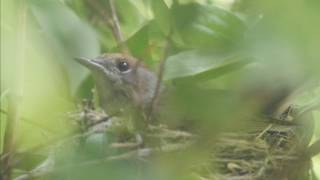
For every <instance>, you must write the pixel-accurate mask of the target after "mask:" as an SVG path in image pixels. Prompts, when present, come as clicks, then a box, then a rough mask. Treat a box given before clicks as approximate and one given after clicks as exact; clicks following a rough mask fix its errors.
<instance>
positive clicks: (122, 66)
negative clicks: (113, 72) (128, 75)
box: [117, 61, 130, 72]
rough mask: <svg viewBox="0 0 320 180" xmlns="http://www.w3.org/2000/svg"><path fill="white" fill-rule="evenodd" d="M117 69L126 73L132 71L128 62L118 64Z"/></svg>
mask: <svg viewBox="0 0 320 180" xmlns="http://www.w3.org/2000/svg"><path fill="white" fill-rule="evenodd" d="M117 68H118V69H119V71H120V72H126V71H128V70H129V69H130V65H129V63H128V62H126V61H120V62H118V64H117Z"/></svg>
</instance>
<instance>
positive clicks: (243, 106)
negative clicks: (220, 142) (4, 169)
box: [0, 0, 320, 179]
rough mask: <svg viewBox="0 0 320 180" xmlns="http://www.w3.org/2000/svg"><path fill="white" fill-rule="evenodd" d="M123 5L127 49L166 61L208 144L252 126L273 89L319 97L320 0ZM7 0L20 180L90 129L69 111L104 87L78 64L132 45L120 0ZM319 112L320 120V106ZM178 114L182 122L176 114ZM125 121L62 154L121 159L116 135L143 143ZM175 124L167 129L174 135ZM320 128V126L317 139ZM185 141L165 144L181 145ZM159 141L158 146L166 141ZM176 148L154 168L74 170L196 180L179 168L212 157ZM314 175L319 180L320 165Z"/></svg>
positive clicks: (304, 98) (124, 1) (7, 59)
mask: <svg viewBox="0 0 320 180" xmlns="http://www.w3.org/2000/svg"><path fill="white" fill-rule="evenodd" d="M114 2H115V7H116V14H117V16H118V19H119V24H120V28H121V29H120V30H121V32H122V35H123V44H125V45H126V46H127V47H128V49H129V50H130V53H131V54H132V55H133V56H134V57H136V58H138V59H139V60H141V61H142V62H143V63H145V64H147V65H148V66H149V67H150V69H152V70H153V71H155V72H159V71H161V68H159V67H160V65H161V63H163V62H164V63H165V65H164V68H163V70H164V74H163V81H164V83H165V85H167V86H169V87H172V86H173V87H175V88H176V89H177V93H176V94H175V95H176V96H175V98H172V101H174V102H173V103H172V104H174V105H177V104H178V105H179V107H185V109H184V110H185V111H187V113H186V114H187V115H186V116H189V117H197V118H198V119H200V120H199V121H197V122H194V121H190V122H189V121H186V124H185V126H186V127H184V128H186V129H188V126H193V127H198V128H199V129H198V130H197V134H201V135H202V136H203V137H202V138H203V142H205V143H204V144H206V143H209V142H215V141H217V139H216V137H217V134H219V133H224V132H227V131H230V130H231V131H233V130H234V129H237V128H241V127H243V126H244V127H246V125H247V124H246V123H247V122H242V121H243V119H244V118H243V117H242V116H241V115H242V114H247V113H249V114H250V113H255V112H256V109H257V108H259V107H258V106H259V105H260V106H263V105H265V104H267V105H269V104H272V103H273V102H269V101H270V99H269V98H270V96H269V94H268V93H269V92H271V95H272V96H278V95H279V96H280V95H281V93H282V90H283V89H285V90H286V91H289V92H291V91H295V89H296V87H306V88H304V89H303V90H302V92H303V93H301V95H300V96H299V98H296V99H295V101H294V102H295V103H296V104H299V105H304V104H307V103H308V102H309V100H310V99H314V97H317V96H318V95H319V91H318V90H317V82H318V81H317V76H319V70H318V67H319V62H318V58H319V57H320V56H319V52H318V42H320V41H319V36H318V35H317V34H318V32H319V30H320V24H319V22H318V17H319V9H318V8H317V5H318V4H319V3H318V2H317V1H315V0H309V1H302V0H299V1H296V2H292V1H289V0H284V1H281V2H279V1H265V2H260V1H254V2H253V1H248V0H237V1H236V0H235V1H230V3H229V4H228V2H229V1H223V0H220V1H217V0H216V1H214V0H207V1H205V0H187V1H186V0H114ZM1 5H2V7H1V10H3V9H6V10H5V11H4V13H3V15H2V17H1V44H2V46H1V52H2V53H1V67H2V68H1V96H0V102H1V116H0V117H1V121H0V154H1V155H3V153H4V152H6V148H5V147H4V146H5V144H4V141H5V132H9V130H8V128H7V124H9V123H8V119H9V117H10V116H12V110H11V109H10V101H11V100H10V98H8V97H10V96H11V95H12V96H21V99H19V98H18V101H17V102H18V103H17V104H19V106H17V108H14V109H15V110H16V111H17V112H18V114H19V116H18V117H19V121H18V122H17V125H16V126H14V129H13V130H14V134H15V141H16V146H15V148H16V150H15V152H16V154H17V155H16V156H17V157H15V158H17V159H20V161H19V162H21V163H17V165H15V166H14V173H13V174H14V177H16V176H19V175H21V174H23V171H30V170H32V169H34V167H37V165H39V164H41V162H43V161H44V160H46V159H48V157H49V154H50V152H51V151H52V149H54V148H52V147H50V145H48V144H51V143H52V144H55V143H56V142H58V143H59V142H60V141H64V140H65V138H66V137H67V138H69V137H70V136H71V137H73V135H75V134H76V133H79V131H80V132H81V133H83V129H81V128H83V127H82V126H83V124H80V127H81V128H80V130H79V124H77V122H74V121H72V120H70V118H69V114H70V112H75V111H79V108H78V106H79V104H81V102H82V100H83V99H92V98H96V97H95V96H96V94H95V92H92V90H93V89H94V82H93V79H92V78H91V76H90V74H89V72H88V71H87V70H86V69H85V68H84V67H82V66H80V65H79V64H77V63H76V62H75V61H74V60H73V59H74V58H75V57H87V58H93V57H96V56H98V55H99V54H101V53H110V52H121V51H123V46H122V44H121V43H122V42H120V41H121V39H120V41H119V38H117V36H116V34H115V30H114V29H113V27H114V22H112V15H113V14H112V7H110V3H109V0H61V1H57V0H41V1H39V0H29V1H22V0H4V2H1ZM289 7H290V8H289ZM23 18H25V20H23ZM21 19H22V20H21ZM166 49H168V51H166ZM226 91H228V92H229V91H232V92H233V94H234V95H235V98H234V99H233V100H232V101H231V102H230V100H229V98H225V97H226V96H229V95H222V94H224V93H225V92H226ZM221 92H222V93H221ZM259 93H262V94H263V95H261V94H259ZM261 96H263V97H261ZM264 96H265V97H264ZM262 104H263V105H262ZM170 107H171V106H170ZM213 109H218V110H219V113H220V114H219V113H218V110H213ZM179 110H180V109H179V108H177V109H174V108H172V111H179ZM220 110H221V111H220ZM182 113H185V112H182ZM13 114H14V113H13ZM80 114H81V113H80ZM240 114H241V115H240ZM100 115H101V114H99V116H100ZM94 116H96V114H94ZM314 118H315V119H316V120H317V119H319V115H318V113H315V116H314ZM186 119H188V118H186ZM166 121H175V119H174V117H172V116H171V117H170V118H169V119H167V120H166ZM166 121H165V122H166ZM121 123H123V122H121ZM178 123H179V122H175V123H172V124H175V125H176V124H178ZM124 124H125V125H123V124H122V125H120V126H116V127H115V129H112V130H111V132H108V133H104V134H99V135H97V136H91V137H90V138H88V139H86V138H83V139H81V138H80V139H81V141H80V144H81V143H83V144H84V147H85V148H84V149H83V150H79V149H77V148H76V147H74V146H71V145H70V147H69V146H67V145H66V147H65V148H64V149H65V150H63V151H62V152H60V151H59V150H57V151H59V153H58V154H59V157H58V158H57V159H59V163H61V164H64V165H66V166H67V165H74V164H81V163H79V162H82V161H83V160H91V159H92V158H101V157H103V156H104V155H105V154H104V152H105V151H107V153H108V155H114V154H116V155H119V154H120V152H122V151H121V150H120V151H116V152H114V150H113V149H104V148H101V147H104V146H108V145H110V144H111V143H113V142H115V141H116V140H119V139H117V136H116V135H115V134H117V133H119V132H121V135H123V137H122V138H123V139H125V140H127V141H129V142H130V143H133V141H134V139H132V137H133V136H134V134H135V130H133V129H132V127H131V125H130V124H129V125H128V124H126V123H124ZM168 124H170V123H168ZM316 127H317V126H316ZM166 128H167V127H166ZM166 128H163V129H160V130H159V131H161V133H159V132H158V131H157V133H159V134H161V135H163V134H166V133H168V132H169V131H170V130H167V129H166ZM84 129H85V128H84ZM86 130H87V129H86ZM163 131H165V133H163ZM318 131H319V130H318V128H316V131H315V133H314V134H315V137H318V135H319V132H318ZM162 133H163V134H162ZM170 133H176V132H171V131H170ZM311 133H312V132H311ZM157 135H158V134H157ZM166 135H167V134H166ZM179 138H181V137H180V136H179ZM179 138H177V139H178V140H177V139H175V138H173V139H174V140H172V139H171V137H170V138H169V139H170V140H168V139H164V140H163V139H162V140H163V142H164V143H167V144H170V143H172V141H174V143H176V142H175V141H177V142H178V141H179V140H180V139H179ZM120 139H121V138H120ZM123 139H121V140H123ZM182 139H183V138H182ZM183 140H184V139H183ZM150 141H152V143H151V144H153V145H154V144H157V143H159V142H157V141H161V139H160V140H159V139H157V140H154V139H153V140H150ZM153 141H155V142H153ZM163 142H162V143H163ZM178 143H180V141H179V142H178ZM70 144H72V143H70ZM155 146H156V145H155ZM78 151H80V152H78ZM101 151H103V153H101ZM101 154H103V156H102V155H101ZM173 154H174V155H162V156H164V157H161V158H158V159H156V158H155V160H154V162H155V163H154V164H153V165H152V166H150V167H146V165H145V164H143V165H141V164H139V163H137V162H135V161H133V162H132V161H130V162H129V163H127V161H119V163H115V164H112V165H110V164H103V165H102V166H99V167H97V168H95V167H92V166H91V167H90V168H89V169H90V170H88V171H87V172H90V173H89V174H88V175H84V174H83V173H81V172H80V171H79V170H77V169H75V170H74V168H73V169H72V171H71V172H72V173H71V174H73V173H74V174H77V173H79V174H78V176H76V177H75V178H80V179H81V178H82V179H86V178H88V177H92V178H93V179H94V178H101V177H100V176H105V175H106V174H110V176H109V177H113V179H117V178H118V179H140V178H139V176H138V175H137V174H139V173H137V172H135V170H137V169H139V168H140V169H142V170H143V171H144V172H147V173H146V174H144V177H143V178H144V179H151V178H152V179H193V178H195V177H193V176H191V177H190V176H188V173H185V174H181V173H179V171H182V170H183V171H188V168H190V166H188V163H189V162H192V163H199V161H201V160H203V159H208V158H211V155H208V152H207V149H206V146H204V145H203V144H202V145H199V147H198V148H195V149H192V150H190V152H189V151H187V152H183V153H181V154H179V153H176V152H173ZM92 156H93V157H92ZM21 159H22V160H21ZM318 162H319V161H318V160H317V161H314V163H315V167H318ZM136 164H138V165H137V166H139V167H138V168H136V167H135V165H136ZM140 166H141V167H140ZM79 169H80V170H82V169H83V167H79ZM106 169H107V170H106ZM142 170H140V171H142ZM104 171H106V172H107V173H106V172H104ZM137 171H139V170H137ZM213 171H214V170H213ZM314 171H315V174H317V175H318V174H319V172H320V170H319V169H315V170H314ZM0 172H1V170H0ZM71 174H70V173H67V172H66V170H64V169H63V170H61V172H59V173H58V175H57V176H58V177H55V176H54V175H53V178H59V179H60V178H61V179H64V178H67V177H68V176H70V175H71ZM81 176H83V177H81ZM196 179H197V178H196Z"/></svg>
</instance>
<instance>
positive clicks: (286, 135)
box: [19, 106, 311, 180]
mask: <svg viewBox="0 0 320 180" xmlns="http://www.w3.org/2000/svg"><path fill="white" fill-rule="evenodd" d="M70 117H71V119H72V121H73V122H76V124H77V126H78V127H80V128H79V131H78V133H76V135H75V136H73V137H71V138H69V139H68V140H66V141H64V142H63V143H60V145H59V148H55V151H54V154H58V153H59V151H61V147H63V148H65V147H64V146H65V145H66V146H68V145H69V146H70V145H72V146H74V145H76V146H77V147H79V149H82V150H83V149H86V148H85V146H86V145H84V144H86V143H87V141H88V139H90V138H91V137H93V136H95V135H97V134H103V135H106V134H107V135H108V136H110V134H112V135H113V139H112V141H108V142H107V143H104V144H103V148H102V149H101V148H100V150H101V152H102V154H100V155H98V156H96V157H89V158H83V159H81V160H79V161H77V162H76V163H73V164H71V165H70V164H69V165H65V163H64V162H63V161H62V162H61V161H59V160H54V161H55V163H54V165H52V167H50V168H46V170H45V171H46V172H41V170H40V171H38V172H35V173H34V174H32V172H31V173H30V174H32V177H43V176H48V175H49V177H51V178H52V177H55V174H56V173H59V172H60V171H65V170H66V169H67V170H69V169H70V166H72V167H71V169H79V168H81V167H86V166H91V165H99V164H102V163H108V164H110V166H113V164H117V163H118V162H121V161H125V162H135V164H137V163H139V164H148V165H147V166H149V165H150V162H152V161H153V160H154V159H156V158H157V157H161V156H165V155H166V154H174V153H183V152H186V151H189V150H190V149H194V148H195V147H197V146H198V145H199V142H200V143H201V141H202V138H201V137H200V136H199V135H196V134H192V133H190V132H186V131H182V130H175V129H169V128H168V127H167V126H165V125H154V126H151V125H150V126H148V127H147V128H146V130H145V132H144V135H143V138H142V137H141V135H139V134H137V133H134V132H132V131H130V128H128V126H127V122H124V121H123V120H122V119H120V118H117V117H108V116H107V115H106V114H105V113H103V112H102V111H101V110H96V109H95V108H93V107H91V106H84V107H83V108H82V109H81V110H79V112H76V113H72V114H71V116H70ZM302 131H304V128H303V127H300V126H287V127H286V126H283V125H281V126H278V125H276V124H270V125H269V126H268V127H266V128H265V129H264V130H262V131H260V132H254V133H243V132H242V133H237V132H233V133H230V132H229V133H221V134H219V136H218V137H217V138H214V139H213V140H212V141H213V143H210V145H208V146H207V147H206V148H207V150H206V151H209V156H206V159H205V160H203V159H201V162H196V163H194V162H190V164H191V165H190V166H189V167H188V169H189V170H188V172H184V173H186V174H188V176H190V177H192V178H193V179H199V180H207V179H222V180H223V179H228V180H229V179H232V180H246V179H307V178H309V177H310V172H311V170H310V169H311V160H310V158H308V157H307V156H305V155H304V150H305V149H306V147H307V144H308V142H304V139H303V138H302V136H301V132H302ZM202 147H203V146H202ZM63 148H62V149H63ZM106 152H109V153H106ZM110 152H113V153H110ZM86 153H88V151H86ZM58 159H59V158H58ZM40 166H41V165H40ZM48 169H49V170H48ZM123 170H124V171H126V170H125V169H123ZM78 171H79V170H78ZM39 172H40V173H39ZM37 173H38V174H37ZM123 173H125V172H123ZM52 175H53V176H52ZM22 179H23V178H22ZM49 179H50V178H49ZM53 179H54V178H53ZM19 180H21V179H19Z"/></svg>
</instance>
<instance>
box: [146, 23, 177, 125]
mask: <svg viewBox="0 0 320 180" xmlns="http://www.w3.org/2000/svg"><path fill="white" fill-rule="evenodd" d="M172 33H173V31H172V29H171V30H170V32H169V34H168V36H167V38H166V44H165V46H164V50H163V55H162V58H161V61H160V65H159V70H158V78H157V84H156V88H155V91H154V94H153V97H152V100H151V103H150V110H149V112H147V122H148V123H149V122H150V121H151V116H152V114H153V112H154V108H155V105H156V102H157V99H158V97H159V94H160V90H161V82H162V78H163V73H164V67H165V63H166V60H167V57H168V55H169V50H170V48H171V36H172Z"/></svg>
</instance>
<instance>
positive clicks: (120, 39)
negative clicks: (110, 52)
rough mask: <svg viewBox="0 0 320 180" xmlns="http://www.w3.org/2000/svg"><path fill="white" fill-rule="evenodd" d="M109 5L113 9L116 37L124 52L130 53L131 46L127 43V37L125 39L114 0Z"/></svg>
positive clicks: (110, 0)
mask: <svg viewBox="0 0 320 180" xmlns="http://www.w3.org/2000/svg"><path fill="white" fill-rule="evenodd" d="M109 5H110V9H111V16H112V21H113V25H114V26H113V29H114V32H115V37H116V39H117V41H118V43H119V45H120V48H121V51H122V52H123V53H124V54H128V55H130V51H129V48H128V46H127V44H126V43H125V39H124V37H123V34H122V32H121V28H120V23H119V18H118V15H117V12H116V7H115V4H114V0H109Z"/></svg>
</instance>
